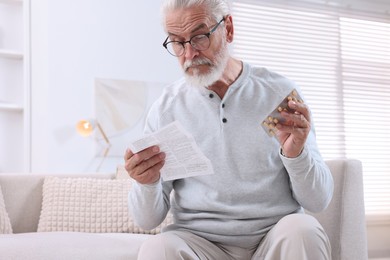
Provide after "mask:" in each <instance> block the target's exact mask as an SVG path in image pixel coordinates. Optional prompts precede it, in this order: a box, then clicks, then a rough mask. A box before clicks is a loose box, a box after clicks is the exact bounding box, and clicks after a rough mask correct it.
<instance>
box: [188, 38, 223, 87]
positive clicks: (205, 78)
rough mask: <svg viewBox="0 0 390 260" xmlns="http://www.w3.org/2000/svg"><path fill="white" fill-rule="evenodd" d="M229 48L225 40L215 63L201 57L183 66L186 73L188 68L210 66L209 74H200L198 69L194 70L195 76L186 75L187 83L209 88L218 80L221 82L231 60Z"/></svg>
mask: <svg viewBox="0 0 390 260" xmlns="http://www.w3.org/2000/svg"><path fill="white" fill-rule="evenodd" d="M227 47H228V46H227V43H226V41H225V40H224V39H223V46H222V47H221V48H220V50H219V51H218V53H217V54H216V57H215V62H214V63H213V62H212V61H211V60H209V59H207V58H201V57H200V58H197V59H195V60H190V61H186V62H185V63H184V65H183V68H184V71H186V70H187V68H188V67H190V66H192V65H203V64H205V65H208V66H210V72H209V73H204V74H200V71H199V69H197V68H192V71H193V75H189V74H187V73H184V76H185V79H186V81H187V83H188V84H190V85H191V86H194V87H197V88H207V87H209V86H211V85H212V84H214V83H215V82H216V81H217V80H219V79H220V78H221V77H222V74H223V72H224V70H225V68H226V65H227V62H228V60H229V52H228V48H227Z"/></svg>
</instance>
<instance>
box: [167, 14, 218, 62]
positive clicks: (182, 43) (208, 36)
mask: <svg viewBox="0 0 390 260" xmlns="http://www.w3.org/2000/svg"><path fill="white" fill-rule="evenodd" d="M223 21H225V17H223V18H222V19H221V20H220V21H219V22H218V23H217V24H216V25H215V26H214V27H213V28H212V29H211V30H210V31H209V32H208V33H202V34H197V35H194V36H192V37H191V38H190V39H189V40H188V41H184V42H181V41H168V39H169V36H168V37H167V38H166V39H165V41H164V43H163V46H164V48H165V49H167V51H168V53H169V54H171V55H173V56H175V57H180V56H182V55H183V54H184V53H185V49H186V47H185V44H186V43H189V44H190V45H191V46H192V47H193V48H194V49H196V50H198V51H205V50H207V49H208V48H209V47H210V35H211V34H212V33H213V32H215V31H216V30H217V28H218V26H219V25H220V24H221V23H222V22H223ZM202 35H204V36H206V37H207V38H209V46H207V48H205V49H202V50H199V49H198V48H196V47H195V46H194V45H192V44H191V41H192V39H193V38H195V37H199V36H202ZM169 43H180V44H181V45H182V46H183V52H182V53H181V54H180V55H176V54H173V53H171V52H170V51H169V50H168V44H169Z"/></svg>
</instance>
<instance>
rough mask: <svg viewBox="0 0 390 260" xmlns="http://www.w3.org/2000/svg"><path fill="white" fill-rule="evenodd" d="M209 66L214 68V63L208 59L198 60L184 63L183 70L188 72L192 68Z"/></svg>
mask: <svg viewBox="0 0 390 260" xmlns="http://www.w3.org/2000/svg"><path fill="white" fill-rule="evenodd" d="M198 65H208V66H212V65H213V63H212V62H211V60H209V59H207V58H198V59H196V60H187V61H185V62H184V65H183V68H184V70H185V71H187V70H188V69H189V68H190V67H191V66H198Z"/></svg>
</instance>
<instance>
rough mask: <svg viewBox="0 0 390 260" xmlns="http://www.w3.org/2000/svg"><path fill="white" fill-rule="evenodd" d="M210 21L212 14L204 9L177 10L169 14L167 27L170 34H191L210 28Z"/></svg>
mask: <svg viewBox="0 0 390 260" xmlns="http://www.w3.org/2000/svg"><path fill="white" fill-rule="evenodd" d="M210 21H211V17H210V14H209V13H207V12H206V10H205V9H204V8H201V7H193V8H186V9H177V10H173V11H171V12H169V13H167V16H166V20H165V22H166V24H165V26H166V29H167V31H168V33H173V34H175V33H181V32H186V33H191V32H195V31H197V30H199V29H203V28H208V27H209V24H210Z"/></svg>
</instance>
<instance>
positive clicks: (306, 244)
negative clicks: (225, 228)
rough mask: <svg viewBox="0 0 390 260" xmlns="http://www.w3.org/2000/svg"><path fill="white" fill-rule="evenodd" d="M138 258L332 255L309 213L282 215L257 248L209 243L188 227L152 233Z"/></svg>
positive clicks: (299, 259) (239, 259) (284, 259)
mask: <svg viewBox="0 0 390 260" xmlns="http://www.w3.org/2000/svg"><path fill="white" fill-rule="evenodd" d="M138 259H139V260H163V259H167V260H176V259H185V260H192V259H202V260H204V259H210V260H225V259H226V260H250V259H253V260H255V259H256V260H325V259H331V248H330V243H329V240H328V237H327V235H326V233H325V231H324V230H323V228H322V227H321V225H320V224H319V223H318V221H317V220H316V219H315V218H313V217H312V216H310V215H305V214H291V215H288V216H286V217H284V218H282V219H281V220H280V221H279V222H278V223H277V224H276V225H275V226H274V227H273V228H272V229H271V230H270V231H269V232H268V233H267V235H266V236H265V237H264V239H263V240H262V241H261V243H260V244H259V246H258V247H257V248H253V249H247V248H240V247H234V246H225V245H221V244H215V243H212V242H210V241H208V240H206V239H204V238H202V237H199V236H196V235H194V234H192V233H190V232H187V231H169V232H165V233H161V234H158V235H155V236H153V237H152V238H150V239H148V240H147V241H145V242H144V244H143V245H142V246H141V248H140V251H139V255H138Z"/></svg>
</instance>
